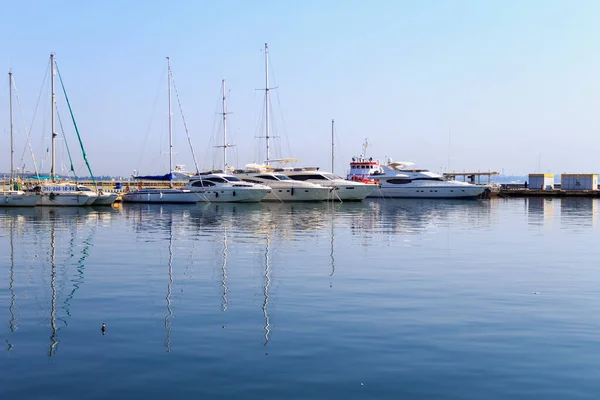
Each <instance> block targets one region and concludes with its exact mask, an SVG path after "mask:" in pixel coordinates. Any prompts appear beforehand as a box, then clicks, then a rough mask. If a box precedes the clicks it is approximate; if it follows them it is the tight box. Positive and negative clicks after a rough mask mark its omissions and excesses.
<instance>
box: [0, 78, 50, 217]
mask: <svg viewBox="0 0 600 400" xmlns="http://www.w3.org/2000/svg"><path fill="white" fill-rule="evenodd" d="M8 82H9V83H8V87H9V94H10V100H9V108H10V179H9V182H8V184H9V188H4V189H0V207H33V206H35V205H36V204H37V202H38V201H39V200H40V198H41V195H39V194H36V193H27V192H24V191H22V190H19V189H18V184H17V183H16V182H15V179H14V172H15V168H14V157H13V154H14V143H13V110H12V98H13V93H12V85H13V77H12V72H11V71H9V72H8Z"/></svg>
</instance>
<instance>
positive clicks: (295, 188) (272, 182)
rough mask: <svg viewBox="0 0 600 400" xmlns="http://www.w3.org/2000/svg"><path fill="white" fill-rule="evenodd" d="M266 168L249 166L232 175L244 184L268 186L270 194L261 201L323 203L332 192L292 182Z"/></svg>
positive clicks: (308, 184) (315, 186) (305, 183)
mask: <svg viewBox="0 0 600 400" xmlns="http://www.w3.org/2000/svg"><path fill="white" fill-rule="evenodd" d="M266 168H267V167H266V166H256V165H253V164H249V165H246V169H244V170H236V171H234V172H233V173H234V175H235V176H237V177H238V178H240V179H241V180H242V181H244V182H250V183H258V184H261V185H265V186H269V187H270V188H271V192H270V193H268V194H267V195H266V196H265V198H264V199H263V200H262V201H325V200H327V199H328V198H329V196H330V193H331V191H332V190H333V189H332V188H331V187H325V186H321V185H316V184H314V183H310V182H302V181H297V180H293V179H291V178H289V177H287V176H285V175H283V174H280V173H273V172H272V171H271V170H269V169H266Z"/></svg>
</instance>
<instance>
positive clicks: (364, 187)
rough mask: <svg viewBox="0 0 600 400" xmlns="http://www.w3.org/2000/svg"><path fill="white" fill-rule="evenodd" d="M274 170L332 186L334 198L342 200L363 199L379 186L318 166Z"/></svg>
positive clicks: (299, 179)
mask: <svg viewBox="0 0 600 400" xmlns="http://www.w3.org/2000/svg"><path fill="white" fill-rule="evenodd" d="M274 172H276V173H278V174H282V175H285V176H287V177H288V178H291V179H293V180H296V181H303V182H310V183H314V184H317V185H321V186H325V187H328V188H332V189H333V191H332V195H333V198H335V199H338V200H341V201H361V200H363V199H364V198H365V197H367V196H368V195H369V194H371V192H373V191H374V190H375V189H376V188H377V185H376V184H375V183H365V182H354V181H350V180H347V179H344V178H342V177H339V176H337V175H334V174H332V173H328V172H322V171H319V168H318V167H301V168H292V167H290V168H280V169H277V168H276V169H275V170H274Z"/></svg>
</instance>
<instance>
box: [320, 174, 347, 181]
mask: <svg viewBox="0 0 600 400" xmlns="http://www.w3.org/2000/svg"><path fill="white" fill-rule="evenodd" d="M323 175H324V176H326V177H327V178H328V179H329V180H334V179H344V178H342V177H339V176H337V175H334V174H323Z"/></svg>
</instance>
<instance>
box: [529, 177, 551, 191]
mask: <svg viewBox="0 0 600 400" xmlns="http://www.w3.org/2000/svg"><path fill="white" fill-rule="evenodd" d="M529 189H534V190H552V189H554V174H529Z"/></svg>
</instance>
